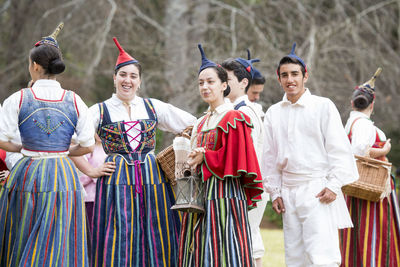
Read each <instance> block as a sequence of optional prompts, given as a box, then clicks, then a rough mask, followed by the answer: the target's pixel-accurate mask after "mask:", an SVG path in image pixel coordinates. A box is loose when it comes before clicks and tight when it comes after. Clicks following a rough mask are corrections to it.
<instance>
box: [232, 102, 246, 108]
mask: <svg viewBox="0 0 400 267" xmlns="http://www.w3.org/2000/svg"><path fill="white" fill-rule="evenodd" d="M243 106H246V102H244V100H243V101H241V102H239V103H238V104H237V105H236V106H235V107H234V109H235V110H239V109H240V108H241V107H243Z"/></svg>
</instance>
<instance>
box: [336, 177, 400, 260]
mask: <svg viewBox="0 0 400 267" xmlns="http://www.w3.org/2000/svg"><path fill="white" fill-rule="evenodd" d="M391 182H392V192H391V194H390V196H388V197H386V198H384V199H383V200H381V201H379V202H371V201H367V200H362V199H358V198H353V197H349V196H347V197H346V202H347V206H348V208H349V212H350V215H351V218H352V221H353V224H354V228H347V229H343V230H341V231H340V238H341V253H342V265H341V266H345V267H391V266H400V222H399V207H398V203H397V200H396V193H395V191H394V184H393V181H391Z"/></svg>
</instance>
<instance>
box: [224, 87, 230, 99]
mask: <svg viewBox="0 0 400 267" xmlns="http://www.w3.org/2000/svg"><path fill="white" fill-rule="evenodd" d="M230 92H231V87H230V86H229V85H228V86H227V87H226V89H225V90H224V97H227V96H228V95H229V93H230Z"/></svg>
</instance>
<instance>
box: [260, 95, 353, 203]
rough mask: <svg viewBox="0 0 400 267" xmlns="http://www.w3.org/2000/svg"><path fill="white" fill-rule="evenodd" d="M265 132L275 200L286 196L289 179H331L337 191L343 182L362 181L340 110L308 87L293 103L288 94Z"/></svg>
mask: <svg viewBox="0 0 400 267" xmlns="http://www.w3.org/2000/svg"><path fill="white" fill-rule="evenodd" d="M264 132H265V135H264V150H263V158H262V163H261V164H260V167H261V169H262V174H263V177H264V179H266V181H267V182H266V188H267V191H268V192H269V193H270V194H271V199H272V201H273V200H275V199H276V198H277V197H280V196H281V187H282V183H285V182H287V181H285V179H297V180H298V181H302V180H304V181H307V180H311V179H316V178H322V177H326V178H327V180H328V182H327V187H328V188H329V189H330V190H332V191H333V192H335V193H336V194H338V192H339V191H340V189H341V187H342V186H343V185H345V184H349V183H351V182H354V181H355V180H357V179H358V172H357V167H356V164H355V160H354V157H353V154H352V151H351V146H350V142H349V140H348V138H347V136H346V134H345V131H344V129H343V125H342V122H341V119H340V116H339V112H338V110H337V109H336V107H335V105H334V104H333V102H332V101H331V100H329V99H328V98H324V97H319V96H315V95H312V94H311V93H310V91H309V90H308V89H306V91H305V93H304V94H303V95H302V96H301V97H300V99H299V100H298V101H297V102H296V103H294V104H292V103H291V102H290V101H289V100H288V99H287V97H286V94H285V96H284V97H283V100H282V101H280V102H279V103H277V104H274V105H272V106H271V107H270V108H269V109H268V111H267V112H266V114H265V117H264ZM289 182H290V181H289Z"/></svg>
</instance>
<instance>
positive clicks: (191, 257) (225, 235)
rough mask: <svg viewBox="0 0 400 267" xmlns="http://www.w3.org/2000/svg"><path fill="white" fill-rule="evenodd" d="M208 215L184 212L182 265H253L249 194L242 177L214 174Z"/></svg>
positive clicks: (207, 187)
mask: <svg viewBox="0 0 400 267" xmlns="http://www.w3.org/2000/svg"><path fill="white" fill-rule="evenodd" d="M204 186H205V194H206V196H205V197H206V201H205V209H206V212H205V213H204V214H196V213H184V216H183V220H182V230H181V235H180V240H179V266H205V267H208V266H238V267H239V266H246V267H248V266H253V263H252V247H251V234H250V226H249V223H248V218H247V204H246V196H245V194H244V191H243V187H242V186H241V184H240V179H238V178H229V179H224V180H220V179H218V178H216V177H215V176H213V177H210V178H209V179H208V180H207V181H206V182H205V183H204Z"/></svg>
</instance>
